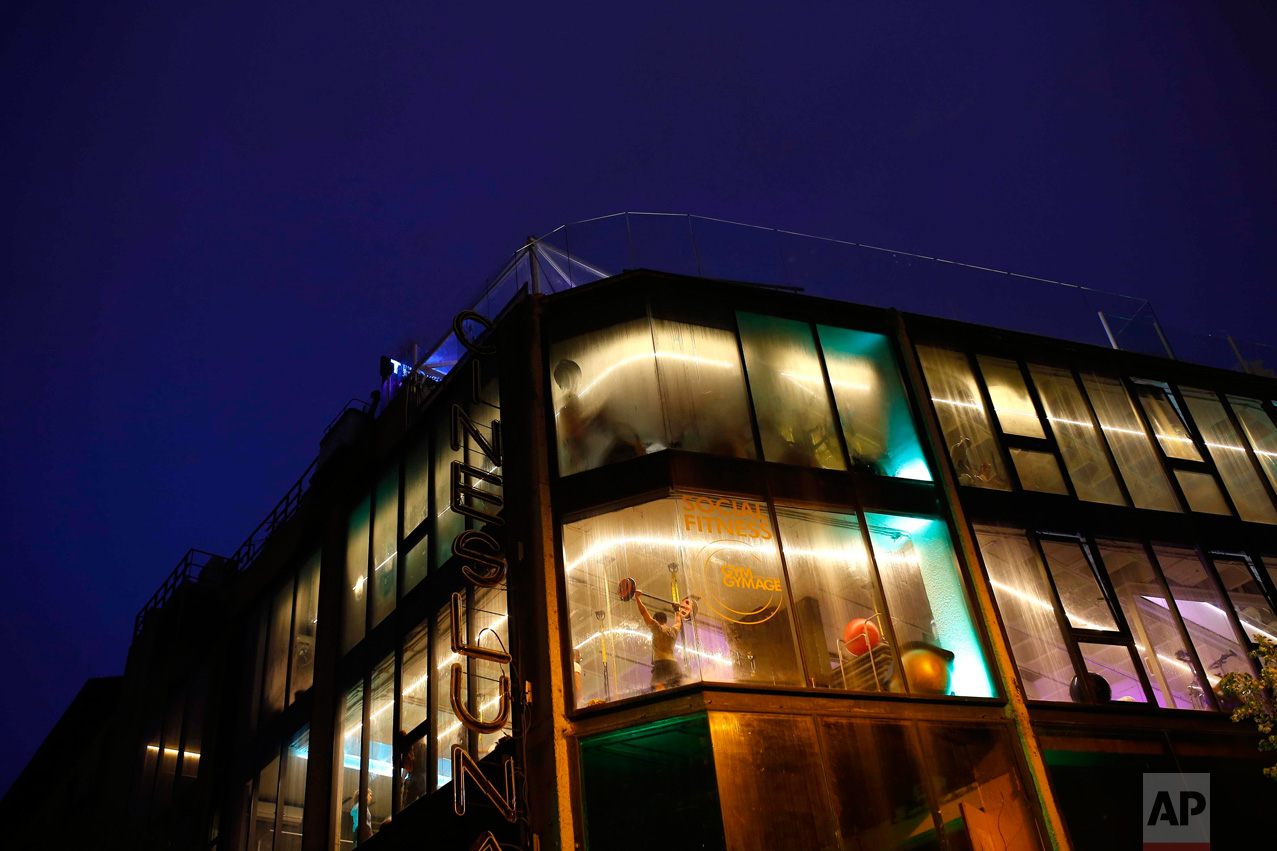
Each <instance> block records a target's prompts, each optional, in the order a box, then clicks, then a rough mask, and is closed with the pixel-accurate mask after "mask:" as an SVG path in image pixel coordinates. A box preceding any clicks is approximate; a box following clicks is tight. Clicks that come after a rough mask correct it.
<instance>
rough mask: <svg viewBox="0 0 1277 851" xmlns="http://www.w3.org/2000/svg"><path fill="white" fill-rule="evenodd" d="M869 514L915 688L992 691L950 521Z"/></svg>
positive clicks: (877, 558)
mask: <svg viewBox="0 0 1277 851" xmlns="http://www.w3.org/2000/svg"><path fill="white" fill-rule="evenodd" d="M865 521H866V523H867V525H868V527H869V541H870V544H871V545H872V547H873V555H874V563H875V564H876V565H877V567H878V571H879V573H880V575H881V576H882V585H883V592H884V595H885V597H886V602H887V607H888V609H889V610H890V611H891V627H892V632H893V633H894V634H895V637H896V641H897V642H899V648H900V661H901V667H902V669H903V671H904V678H905V682H906V684H907V686H908V689H909V691H910V692H911V693H914V694H954V695H964V696H969V697H993V696H994V694H995V693H994V690H993V682H992V680H991V679H990V678H989V670H988V667H987V666H986V664H985V661H984V652H983V650H982V649H981V644H980V639H979V636H978V634H977V633H976V630H975V626H974V625H973V623H972V621H971V608H970V605H969V603H968V602H967V593H966V589H965V587H964V586H963V583H962V577H961V575H960V574H959V572H958V565H957V562H956V561H954V557H953V545H952V544H951V543H950V542H949V532H948V529H947V528H946V527H945V523H944V521H943V520H938V519H935V518H929V517H906V516H899V515H893V514H866V515H865Z"/></svg>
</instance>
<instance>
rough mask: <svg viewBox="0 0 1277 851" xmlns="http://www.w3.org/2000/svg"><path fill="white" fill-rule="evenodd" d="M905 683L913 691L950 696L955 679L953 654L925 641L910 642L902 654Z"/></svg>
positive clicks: (901, 662) (901, 661)
mask: <svg viewBox="0 0 1277 851" xmlns="http://www.w3.org/2000/svg"><path fill="white" fill-rule="evenodd" d="M900 665H901V667H903V668H904V671H905V682H907V683H908V684H909V689H910V690H911V691H915V692H920V693H922V694H948V693H949V684H950V681H951V680H952V678H953V653H951V652H949V651H948V650H945V649H944V648H943V647H937V646H935V645H934V644H928V643H926V642H925V641H910V642H909V643H908V644H906V645H904V652H903V653H902V654H900Z"/></svg>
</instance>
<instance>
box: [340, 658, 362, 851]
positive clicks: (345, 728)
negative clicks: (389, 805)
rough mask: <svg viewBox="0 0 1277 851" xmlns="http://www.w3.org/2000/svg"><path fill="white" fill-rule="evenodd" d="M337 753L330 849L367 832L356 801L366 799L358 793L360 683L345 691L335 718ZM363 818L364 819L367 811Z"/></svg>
mask: <svg viewBox="0 0 1277 851" xmlns="http://www.w3.org/2000/svg"><path fill="white" fill-rule="evenodd" d="M337 718H338V727H337V738H338V742H337V753H338V754H340V757H339V760H340V762H339V763H338V767H337V777H336V778H334V781H333V795H334V800H335V801H336V802H337V805H336V807H335V808H334V814H335V816H336V821H337V824H336V825H335V828H334V833H333V836H334V837H335V839H336V844H335V845H334V846H333V847H334V848H336V849H338V851H341V849H346V848H352V847H354V845H355V844H356V842H357V840H358V838H359V837H364V838H367V836H368V831H367V829H366V828H363V830H362V831H361V825H360V819H361V816H360V814H359V812H360V807H359V803H360V801H363V800H366V795H364V794H361V784H362V780H361V776H360V775H361V772H360V766H361V765H362V764H363V753H364V748H363V740H364V739H363V736H364V684H363V683H362V682H360V683H356V684H355V685H354V686H352V687H351V688H350V690H349V691H347V692H346V697H345V699H344V700H343V701H342V708H341V711H340V712H339V713H338V715H337ZM364 809H365V815H364V816H362V818H363V819H365V820H366V819H367V808H364Z"/></svg>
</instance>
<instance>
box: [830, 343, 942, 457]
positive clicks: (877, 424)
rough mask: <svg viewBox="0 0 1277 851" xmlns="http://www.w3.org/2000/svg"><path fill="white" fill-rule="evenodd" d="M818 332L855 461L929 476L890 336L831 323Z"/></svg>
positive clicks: (839, 413) (849, 447) (843, 425)
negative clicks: (852, 329) (854, 329)
mask: <svg viewBox="0 0 1277 851" xmlns="http://www.w3.org/2000/svg"><path fill="white" fill-rule="evenodd" d="M816 331H817V333H818V334H819V335H820V345H821V348H822V349H823V351H824V355H825V366H826V367H827V369H828V370H829V384H830V386H831V387H832V388H833V391H834V402H835V403H836V405H837V408H838V419H839V420H840V421H841V424H842V431H843V435H844V437H846V439H847V451H848V452H850V453H851V463H852V466H853V467H859V468H868V469H871V470H873V471H874V472H877V473H881V474H883V475H886V476H898V477H900V478H904V479H921V480H922V481H924V482H929V481H931V471H930V470H929V469H928V468H927V462H926V460H925V459H924V458H923V455H922V447H921V446H920V445H919V444H918V433H917V431H915V429H914V425H913V417H912V416H911V415H910V414H909V403H908V401H907V400H906V398H905V392H904V387H903V386H902V385H901V383H900V373H899V371H898V370H897V368H896V359H895V356H894V355H893V354H892V352H891V341H890V340H888V339H887V338H886V337H884V336H883V335H881V334H870V333H869V332H867V331H851V330H848V329H846V328H830V327H829V326H827V325H817V326H816ZM813 389H814V388H813Z"/></svg>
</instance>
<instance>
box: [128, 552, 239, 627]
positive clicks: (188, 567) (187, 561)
mask: <svg viewBox="0 0 1277 851" xmlns="http://www.w3.org/2000/svg"><path fill="white" fill-rule="evenodd" d="M225 561H226V559H225V558H223V557H222V556H219V555H215V554H213V553H207V552H204V551H203V550H187V551H186V555H184V556H182V560H181V561H179V562H178V563H177V567H175V568H173V572H172V573H170V574H169V575H168V577H167V578H166V579H165V580H164V581H163V582H162V583H160V587H159V589H158V590H157V591H156V592H155V593H154V594H152V595H151V599H149V600H147V601H146V605H145V606H143V607H142V609H141V611H139V612H138V613H137V617H136V618H134V619H133V637H134V638H137V636H138V635H139V634H140V633H141V632H142V627H143V625H145V623H146V618H147V616H148V615H150V614H151V613H152V612H156V611H159V610H160V609H162V608H164V604H165V603H167V602H168V601H169V599H170V598H171V597H172V596H173V595H174V594H176V593H177V589H179V588H181V587H182V585H184V584H185V583H186V582H188V581H191V580H197V579H199V575H200V574H201V573H203V572H204V568H205V567H207V566H209V565H210V564H222V563H224V562H225Z"/></svg>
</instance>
